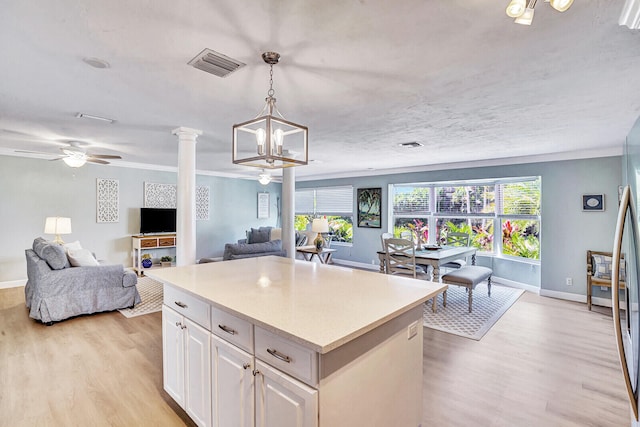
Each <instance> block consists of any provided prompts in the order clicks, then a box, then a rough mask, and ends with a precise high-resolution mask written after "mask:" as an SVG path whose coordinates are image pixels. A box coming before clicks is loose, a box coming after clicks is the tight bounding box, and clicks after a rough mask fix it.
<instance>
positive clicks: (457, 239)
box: [441, 232, 471, 269]
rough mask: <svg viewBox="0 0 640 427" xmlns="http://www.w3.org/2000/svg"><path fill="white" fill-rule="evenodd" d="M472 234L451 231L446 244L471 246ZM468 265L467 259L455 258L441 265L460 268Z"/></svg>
mask: <svg viewBox="0 0 640 427" xmlns="http://www.w3.org/2000/svg"><path fill="white" fill-rule="evenodd" d="M470 240H471V236H470V235H469V234H467V233H457V232H450V233H447V237H446V240H445V242H446V243H445V244H446V245H447V246H469V242H470ZM465 265H467V261H466V260H465V259H455V260H453V261H449V262H447V263H444V264H442V265H441V267H444V268H452V269H453V268H460V267H464V266H465Z"/></svg>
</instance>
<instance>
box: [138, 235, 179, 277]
mask: <svg viewBox="0 0 640 427" xmlns="http://www.w3.org/2000/svg"><path fill="white" fill-rule="evenodd" d="M175 247H176V234H175V233H168V234H153V235H143V234H138V235H135V236H131V248H132V252H131V256H132V265H133V269H134V270H135V272H136V273H137V274H138V276H142V274H143V273H144V270H149V269H148V268H143V267H142V254H143V253H144V252H145V251H154V250H157V249H170V248H175ZM173 252H174V254H173V255H174V256H175V251H173ZM150 268H160V264H158V263H156V264H154V265H153V266H152V267H150Z"/></svg>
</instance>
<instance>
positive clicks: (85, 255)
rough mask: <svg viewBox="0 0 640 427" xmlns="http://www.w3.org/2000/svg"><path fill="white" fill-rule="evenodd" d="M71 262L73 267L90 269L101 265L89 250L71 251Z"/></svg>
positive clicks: (68, 254)
mask: <svg viewBox="0 0 640 427" xmlns="http://www.w3.org/2000/svg"><path fill="white" fill-rule="evenodd" d="M67 256H68V258H69V262H70V263H71V266H73V267H90V266H96V265H100V264H99V263H98V261H97V260H96V259H95V258H94V257H93V254H92V253H91V251H90V250H89V249H69V250H68V251H67Z"/></svg>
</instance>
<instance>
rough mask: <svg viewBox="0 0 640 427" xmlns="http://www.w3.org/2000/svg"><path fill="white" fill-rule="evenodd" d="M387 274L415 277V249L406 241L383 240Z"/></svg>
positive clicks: (411, 242)
mask: <svg viewBox="0 0 640 427" xmlns="http://www.w3.org/2000/svg"><path fill="white" fill-rule="evenodd" d="M384 251H385V257H386V259H385V261H386V273H387V274H405V275H412V276H413V277H414V278H415V277H417V270H416V248H415V246H414V245H413V241H411V240H408V239H394V238H391V239H386V240H384Z"/></svg>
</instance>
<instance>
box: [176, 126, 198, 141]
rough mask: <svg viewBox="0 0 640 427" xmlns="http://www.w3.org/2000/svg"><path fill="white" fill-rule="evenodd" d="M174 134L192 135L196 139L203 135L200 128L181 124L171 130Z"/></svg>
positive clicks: (180, 135) (181, 135)
mask: <svg viewBox="0 0 640 427" xmlns="http://www.w3.org/2000/svg"><path fill="white" fill-rule="evenodd" d="M171 134H172V135H178V137H191V138H193V139H194V140H195V139H196V138H197V137H199V136H200V135H202V131H201V130H199V129H192V128H187V127H184V126H180V127H179V128H175V129H174V130H172V131H171Z"/></svg>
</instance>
